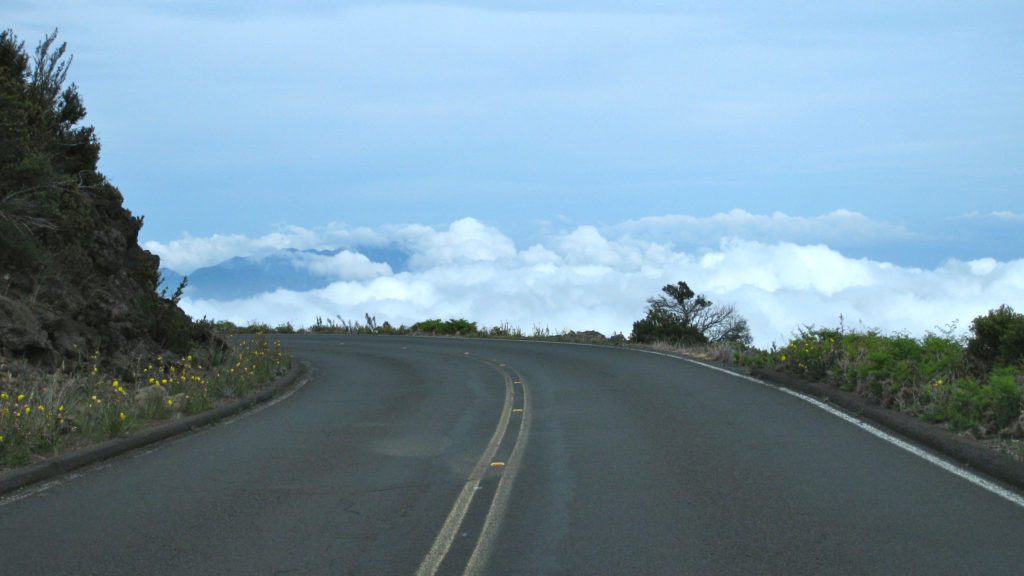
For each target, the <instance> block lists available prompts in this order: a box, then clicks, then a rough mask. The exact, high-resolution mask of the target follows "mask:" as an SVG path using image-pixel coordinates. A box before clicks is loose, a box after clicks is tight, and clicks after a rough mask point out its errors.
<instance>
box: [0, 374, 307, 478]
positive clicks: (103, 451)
mask: <svg viewBox="0 0 1024 576" xmlns="http://www.w3.org/2000/svg"><path fill="white" fill-rule="evenodd" d="M302 372H303V367H302V366H300V365H299V364H295V365H294V366H292V368H291V370H289V371H288V372H286V373H285V374H284V375H283V376H280V377H279V378H278V379H277V380H275V381H274V382H273V384H271V385H270V386H268V387H267V388H265V389H264V390H261V391H260V392H259V393H258V394H254V395H253V396H249V397H248V398H242V399H241V400H237V401H235V402H232V403H231V404H227V405H224V406H220V407H217V408H214V409H212V410H208V411H206V412H202V413H200V414H195V415H193V416H188V417H185V418H181V419H179V420H172V421H170V422H167V423H164V424H159V425H157V426H153V427H151V428H146V429H145V430H142V431H140V432H139V433H138V434H133V435H131V436H126V437H123V438H113V439H110V440H106V441H104V442H100V443H99V444H94V445H92V446H86V447H85V448H82V449H81V450H76V451H74V452H69V453H67V454H61V455H60V456H55V457H53V458H50V459H49V460H46V461H45V462H40V463H39V464H33V465H31V466H26V467H24V468H18V469H16V470H10V471H8V472H4V473H3V474H0V495H4V494H8V493H10V492H14V491H15V490H19V489H21V488H24V487H25V486H28V485H30V484H35V483H36V482H42V481H44V480H49V479H51V478H55V477H57V476H61V475H63V474H67V473H68V472H71V471H72V470H75V469H77V468H81V467H83V466H88V465H90V464H95V463H96V462H99V461H101V460H106V459H108V458H113V457H114V456H118V455H120V454H124V453H125V452H129V451H131V450H135V449H136V448H141V447H142V446H146V445H148V444H153V443H155V442H159V441H161V440H165V439H167V438H170V437H172V436H177V435H179V434H184V433H186V432H190V431H192V430H196V429H198V428H202V427H204V426H207V425H209V424H212V423H214V422H217V421H218V420H222V419H224V418H227V417H229V416H233V415H235V414H237V413H239V412H242V411H243V410H247V409H249V408H252V407H253V406H255V405H257V404H261V403H263V402H266V401H267V400H270V399H271V398H273V397H274V396H277V395H278V394H279V393H281V392H282V391H283V390H285V389H286V388H288V387H289V386H291V385H292V384H294V383H295V381H296V380H297V379H298V377H299V374H301V373H302Z"/></svg>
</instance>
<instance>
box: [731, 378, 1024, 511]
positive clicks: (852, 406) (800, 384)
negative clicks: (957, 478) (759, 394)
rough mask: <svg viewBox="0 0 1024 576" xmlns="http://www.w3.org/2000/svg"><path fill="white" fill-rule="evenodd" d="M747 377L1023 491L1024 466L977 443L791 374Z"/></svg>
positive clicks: (850, 394) (849, 393)
mask: <svg viewBox="0 0 1024 576" xmlns="http://www.w3.org/2000/svg"><path fill="white" fill-rule="evenodd" d="M750 375H751V376H753V377H755V378H760V379H761V380H765V381H768V382H771V383H773V384H776V385H779V386H782V387H784V388H789V389H792V390H795V391H797V392H801V393H803V394H806V395H807V396H812V397H814V398H817V399H819V400H823V401H826V402H829V403H831V404H834V405H836V406H839V407H840V408H843V409H844V410H846V411H847V412H850V413H851V414H853V415H855V416H857V417H860V418H863V419H865V420H869V421H871V422H873V423H876V424H879V425H881V426H884V427H885V428H887V429H889V430H891V431H893V432H896V433H897V434H899V435H902V436H904V437H906V438H908V439H910V440H912V441H914V442H916V443H918V444H920V445H922V446H925V447H927V448H930V449H932V450H934V451H935V452H938V453H939V454H942V455H944V456H946V457H948V458H950V459H951V460H953V461H955V462H956V463H958V464H961V465H963V466H965V467H967V468H971V469H973V470H975V471H977V472H981V473H983V474H985V475H988V476H990V477H992V478H994V479H995V480H998V481H1000V482H1002V483H1004V484H1007V485H1009V486H1012V487H1013V488H1016V489H1017V490H1022V491H1024V462H1020V461H1017V460H1014V459H1013V458H1012V457H1010V456H1008V455H1006V454H1000V453H998V452H995V451H993V450H989V449H987V448H985V447H984V446H981V445H979V444H978V443H977V442H975V441H973V440H970V439H969V438H964V437H962V436H958V435H956V434H954V433H952V432H950V431H948V430H945V429H944V428H940V427H939V426H936V425H934V424H929V423H927V422H923V421H921V420H918V419H917V418H914V417H913V416H910V415H908V414H904V413H902V412H896V411H895V410H889V409H888V408H883V407H882V406H879V405H878V404H876V403H874V402H872V401H871V400H869V399H867V398H865V397H863V396H859V395H857V394H854V393H852V392H847V391H845V390H840V389H838V388H834V387H832V386H828V385H825V384H819V383H816V382H809V381H807V380H803V379H801V378H798V377H796V376H793V375H791V374H786V373H783V372H776V371H774V370H766V369H762V368H752V369H751V370H750Z"/></svg>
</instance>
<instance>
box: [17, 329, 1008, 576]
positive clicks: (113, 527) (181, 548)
mask: <svg viewBox="0 0 1024 576" xmlns="http://www.w3.org/2000/svg"><path fill="white" fill-rule="evenodd" d="M285 343H286V345H287V347H288V348H289V349H290V350H291V351H292V352H293V353H295V354H296V356H297V357H298V358H300V359H302V360H305V361H308V362H309V363H311V365H312V366H313V368H314V370H315V374H314V378H313V379H312V380H310V381H309V382H308V383H307V384H306V385H305V386H303V387H302V388H300V389H298V390H297V391H296V392H295V393H294V394H293V395H291V396H290V397H288V398H286V399H284V400H282V401H280V402H278V403H276V404H274V405H271V406H268V407H266V408H265V409H263V410H261V411H259V412H256V413H250V414H248V415H245V416H243V417H240V418H237V419H235V420H234V421H232V422H230V423H227V424H222V425H218V426H215V427H212V428H209V429H206V430H203V431H200V432H198V433H195V434H191V435H188V436H186V437H183V438H180V439H178V440H176V441H173V442H169V443H165V444H163V445H160V446H158V447H156V448H155V449H154V450H151V451H148V452H142V453H137V454H134V455H130V456H127V457H123V458H120V459H117V460H114V461H111V462H108V463H107V464H105V465H102V466H101V467H98V468H94V469H90V470H86V471H84V472H83V473H81V474H79V475H78V476H76V477H73V478H69V479H66V480H63V481H61V482H59V483H56V484H54V485H51V486H49V487H44V488H42V489H39V488H37V489H35V490H33V491H30V492H27V493H22V494H18V495H16V496H15V497H13V498H8V499H6V500H4V501H3V502H2V504H0V543H2V544H0V573H3V574H12V575H14V574H17V575H32V574H47V575H54V574H76V575H85V574H104V575H109V574H154V575H159V574H245V575H253V574H382V575H391V574H416V573H419V574H432V573H437V574H463V573H476V574H497V575H502V574H813V575H820V574H898V575H901V576H904V575H908V574H929V575H934V574H1019V573H1021V570H1022V567H1024V546H1021V543H1020V536H1021V534H1024V508H1022V507H1021V506H1020V505H1018V504H1015V503H1013V502H1011V501H1008V500H1007V499H1005V498H1003V497H1000V496H998V495H996V494H994V493H992V492H989V491H987V490H984V489H982V488H979V487H977V486H976V485H974V484H971V483H969V482H967V481H965V480H963V479H961V478H959V477H957V476H955V475H953V474H951V473H949V472H947V471H945V470H943V469H941V468H939V467H938V466H936V465H934V464H931V463H929V462H927V461H925V460H923V459H921V458H919V457H917V456H914V455H913V454H911V453H909V452H907V451H905V450H903V449H900V448H898V447H896V446H894V445H892V444H889V443H887V442H885V441H883V440H881V439H879V438H877V437H875V436H873V435H871V434H868V433H866V432H865V431H863V430H861V429H860V428H858V427H856V426H854V425H852V424H850V423H848V422H846V421H843V420H841V419H839V418H837V417H835V416H833V415H830V414H828V413H827V412H825V411H823V410H821V409H819V408H817V407H815V406H813V405H811V404H809V403H807V402H804V401H802V400H800V399H798V398H794V397H792V396H790V395H788V394H784V393H781V392H779V391H778V390H774V389H772V388H769V387H766V386H763V385H760V384H758V383H756V382H751V381H749V380H744V379H741V378H737V377H734V376H730V375H727V374H723V373H721V372H717V371H713V370H710V369H708V368H704V367H701V366H697V365H693V364H690V363H687V362H684V361H680V360H676V359H671V358H666V357H662V356H656V355H651V354H644V353H639V352H632V351H626V350H619V349H610V348H596V347H583V346H569V345H548V344H540V343H522V342H501V341H481V340H455V339H427V338H397V337H396V338H390V337H355V336H295V337H289V338H286V339H285Z"/></svg>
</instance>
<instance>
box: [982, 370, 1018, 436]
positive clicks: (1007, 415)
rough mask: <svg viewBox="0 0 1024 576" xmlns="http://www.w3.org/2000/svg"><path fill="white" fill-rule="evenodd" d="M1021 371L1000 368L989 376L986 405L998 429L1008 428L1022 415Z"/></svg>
mask: <svg viewBox="0 0 1024 576" xmlns="http://www.w3.org/2000/svg"><path fill="white" fill-rule="evenodd" d="M1021 377H1022V373H1021V371H1019V370H1017V369H1014V368H998V369H996V370H995V371H994V372H992V375H991V376H990V377H989V381H988V386H987V387H986V388H985V405H986V408H987V409H988V411H989V412H990V413H991V418H992V424H993V425H994V426H995V428H996V429H997V430H1001V429H1003V428H1006V427H1007V426H1009V425H1010V424H1013V422H1014V421H1016V420H1017V418H1019V417H1020V412H1021V379H1022V378H1021Z"/></svg>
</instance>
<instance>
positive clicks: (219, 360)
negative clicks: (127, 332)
mask: <svg viewBox="0 0 1024 576" xmlns="http://www.w3.org/2000/svg"><path fill="white" fill-rule="evenodd" d="M232 340H233V341H232V342H231V343H230V344H231V345H230V347H229V346H226V345H218V346H211V347H209V348H207V349H203V350H196V351H194V352H193V353H191V354H187V355H185V356H181V357H177V356H173V355H170V354H165V355H162V356H157V357H155V358H149V359H142V358H140V359H139V360H138V362H137V366H136V368H135V369H134V370H133V371H132V372H131V373H128V374H120V375H115V374H110V373H108V372H105V371H104V370H102V369H101V368H100V366H101V365H102V358H100V355H99V354H94V355H92V356H90V357H89V358H87V359H86V362H84V363H83V366H89V365H90V364H91V367H86V368H83V369H81V370H78V371H74V372H70V373H62V372H57V373H54V372H48V371H44V370H40V369H39V368H38V367H35V366H33V365H31V364H30V363H28V362H27V361H24V360H21V361H7V362H3V363H0V468H6V467H15V466H21V465H25V464H30V463H31V462H32V461H33V460H35V459H39V458H45V457H49V456H54V455H57V454H60V453H62V452H64V451H66V450H68V449H73V448H76V447H79V446H82V445H84V444H87V443H89V442H93V441H97V440H104V439H107V438H114V437H117V436H121V435H124V434H128V433H131V432H132V431H135V430H138V429H140V428H142V427H144V426H146V425H148V424H151V423H154V422H158V421H161V420H167V419H171V418H177V417H181V416H182V415H191V414H196V413H199V412H202V411H204V410H209V409H211V408H213V407H214V406H215V405H216V404H217V403H218V402H221V401H225V400H230V399H234V398H241V397H244V396H246V395H248V394H249V393H251V392H252V391H253V390H255V389H257V388H259V387H260V386H262V385H264V384H267V383H269V382H270V381H271V380H273V379H274V378H275V377H276V376H278V375H280V374H282V373H284V372H286V371H287V370H288V369H289V368H290V367H291V358H290V357H289V356H288V355H286V354H285V353H284V352H283V351H282V350H281V343H280V342H279V341H275V342H271V341H270V340H269V339H268V338H267V337H266V335H262V334H261V335H256V336H253V337H245V338H242V337H234V338H233V339H232Z"/></svg>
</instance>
